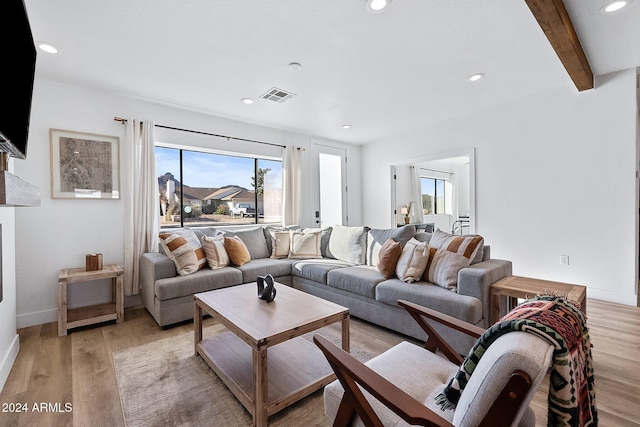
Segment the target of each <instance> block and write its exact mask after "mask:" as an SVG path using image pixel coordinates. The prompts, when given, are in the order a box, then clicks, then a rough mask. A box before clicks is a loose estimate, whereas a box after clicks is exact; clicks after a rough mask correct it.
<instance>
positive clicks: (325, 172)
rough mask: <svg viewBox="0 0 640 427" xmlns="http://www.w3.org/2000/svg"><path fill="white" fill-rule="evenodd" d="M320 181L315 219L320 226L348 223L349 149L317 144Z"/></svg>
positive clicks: (318, 182) (317, 186)
mask: <svg viewBox="0 0 640 427" xmlns="http://www.w3.org/2000/svg"><path fill="white" fill-rule="evenodd" d="M314 147H315V152H316V154H317V159H318V161H317V167H318V173H317V177H318V181H317V185H316V186H315V187H316V188H317V190H316V191H317V197H316V211H315V218H314V221H315V223H316V224H317V226H318V227H330V226H332V225H336V224H337V225H347V221H348V217H347V180H346V171H347V150H346V149H344V148H338V147H331V146H327V145H321V144H316V145H315V146H314Z"/></svg>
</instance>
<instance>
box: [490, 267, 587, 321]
mask: <svg viewBox="0 0 640 427" xmlns="http://www.w3.org/2000/svg"><path fill="white" fill-rule="evenodd" d="M545 291H555V292H557V293H558V295H561V296H565V295H566V297H567V298H568V299H569V300H571V301H575V302H577V303H579V304H580V309H581V310H582V312H583V313H584V314H585V315H586V314H587V287H586V286H582V285H573V284H570V283H562V282H553V281H550V280H541V279H533V278H530V277H521V276H508V277H505V278H504V279H501V280H498V281H497V282H496V283H494V284H493V285H491V314H490V320H491V324H492V325H493V324H494V323H496V322H497V321H498V320H499V319H500V297H501V296H506V297H507V299H508V302H509V305H508V309H509V310H512V309H513V308H515V306H516V305H517V298H533V297H535V296H536V295H538V294H540V293H543V292H545Z"/></svg>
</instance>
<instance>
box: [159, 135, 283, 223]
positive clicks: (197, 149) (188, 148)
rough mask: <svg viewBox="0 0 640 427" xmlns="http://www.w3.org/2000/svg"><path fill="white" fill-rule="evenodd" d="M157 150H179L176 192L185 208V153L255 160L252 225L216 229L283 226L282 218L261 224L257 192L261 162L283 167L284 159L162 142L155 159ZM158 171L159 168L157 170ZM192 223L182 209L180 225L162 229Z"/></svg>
mask: <svg viewBox="0 0 640 427" xmlns="http://www.w3.org/2000/svg"><path fill="white" fill-rule="evenodd" d="M156 148H168V149H173V150H178V153H179V154H178V157H179V165H178V166H179V173H178V175H179V177H180V178H179V179H180V186H179V187H177V188H176V192H177V191H178V188H179V192H180V199H179V203H180V206H184V198H183V197H184V176H183V175H184V174H183V169H184V164H183V160H184V158H183V152H184V151H190V152H195V153H203V154H213V155H218V156H227V157H242V158H246V159H252V160H253V176H252V177H250V179H252V180H253V182H254V183H255V185H256V186H255V187H254V200H253V202H254V205H255V211H256V212H255V214H254V215H253V222H252V223H242V224H233V223H222V224H219V225H216V227H242V226H251V227H253V226H256V225H276V224H278V225H279V224H281V221H282V218H280V222H264V221H263V222H259V220H260V215H259V213H258V212H259V209H258V191H257V184H258V165H259V162H260V160H264V161H274V162H280V164H281V165H283V164H284V159H282V158H278V157H274V156H268V155H256V154H253V155H251V154H248V153H236V152H229V151H223V150H212V149H206V148H203V147H191V146H182V145H174V144H166V143H161V142H156V143H155V144H154V157H155V149H156ZM156 169H157V168H156ZM156 175H158V171H157V170H156ZM189 224H190V222H189V221H185V217H184V215H183V214H182V209H181V213H180V223H179V224H178V225H162V224H160V229H161V230H162V229H171V228H184V227H185V226H189Z"/></svg>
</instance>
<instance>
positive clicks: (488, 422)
mask: <svg viewBox="0 0 640 427" xmlns="http://www.w3.org/2000/svg"><path fill="white" fill-rule="evenodd" d="M398 304H399V305H400V306H402V307H404V308H405V309H406V310H407V311H408V312H409V314H410V315H411V317H413V318H414V319H415V320H416V322H417V323H418V325H420V327H421V328H422V329H424V331H425V332H426V333H427V335H428V338H427V341H426V342H425V345H424V347H425V349H427V350H428V351H431V352H435V351H437V350H440V351H441V352H442V353H443V354H444V355H445V356H446V357H447V358H448V359H449V360H450V361H451V362H452V363H455V364H458V365H460V364H462V362H463V358H462V357H461V356H460V355H459V354H458V353H456V352H455V350H453V348H452V347H451V346H450V345H449V344H448V343H447V342H446V341H444V339H443V338H442V337H441V336H440V334H438V333H437V332H436V331H435V329H433V327H432V326H431V325H430V324H429V323H428V322H427V320H426V319H431V320H433V321H436V322H439V323H441V324H443V325H446V326H448V327H450V328H453V329H456V330H458V331H460V332H463V333H465V334H467V335H469V336H471V337H474V338H476V339H477V338H479V337H480V336H481V335H482V333H483V332H484V329H482V328H480V327H477V326H475V325H472V324H470V323H467V322H464V321H461V320H459V319H456V318H454V317H451V316H447V315H445V314H442V313H439V312H437V311H434V310H431V309H428V308H426V307H422V306H419V305H417V304H414V303H411V302H408V301H403V300H400V301H398ZM313 340H314V342H315V343H316V345H317V346H318V347H319V348H320V349H321V350H322V352H323V353H324V355H325V357H326V358H327V360H328V362H329V364H330V365H331V367H332V369H333V371H334V372H335V374H336V377H337V378H338V380H339V381H340V384H342V387H343V388H344V395H343V397H342V400H341V401H340V406H339V407H338V413H337V415H336V418H335V420H334V422H333V425H334V426H336V427H342V426H349V425H351V424H352V422H353V420H354V418H355V416H356V414H357V415H358V416H359V417H360V419H361V420H362V422H363V423H364V424H365V425H366V426H371V427H383V424H382V422H381V421H380V418H379V417H378V416H377V415H376V413H375V412H374V410H373V408H372V407H371V405H370V404H369V402H368V401H367V399H366V398H365V396H364V394H363V393H362V390H361V389H360V387H362V388H363V389H365V390H366V391H368V392H369V393H371V394H372V395H373V396H374V397H375V398H376V399H378V400H379V401H380V402H381V403H382V404H384V405H385V406H387V407H388V408H389V409H391V410H392V411H393V412H395V413H396V414H398V416H400V417H401V418H402V419H403V420H405V421H406V422H408V423H409V424H414V425H422V426H451V425H452V424H451V423H449V422H448V421H447V420H445V419H444V418H442V417H441V416H440V415H438V414H437V413H435V412H433V411H432V410H431V409H429V408H427V407H426V406H424V404H423V403H422V402H418V401H417V400H415V399H414V398H413V397H411V396H409V395H408V394H407V393H405V392H404V391H402V390H401V389H400V388H398V387H397V386H396V385H394V384H393V383H391V382H390V381H388V380H387V379H385V378H383V377H382V376H381V375H379V374H378V373H376V372H375V371H373V370H372V369H370V368H369V367H368V366H366V365H365V364H363V363H362V362H360V361H358V360H357V359H355V358H354V357H353V356H351V355H350V354H349V353H347V352H345V351H344V350H342V349H341V348H340V347H338V346H336V345H334V344H332V343H331V342H330V341H328V340H327V339H325V338H324V337H322V336H321V335H315V336H314V337H313ZM531 382H532V380H531V378H530V377H529V375H528V374H526V373H525V372H522V371H519V370H516V371H514V372H513V373H512V374H511V377H510V378H509V380H508V381H507V383H506V384H505V386H504V388H503V389H502V391H501V392H500V394H499V396H498V398H497V399H496V400H495V401H494V402H493V404H492V405H491V408H489V411H488V412H487V414H486V415H485V416H484V418H483V420H482V422H481V423H480V426H481V427H485V426H486V427H489V426H492V427H501V426H510V425H511V423H512V422H513V419H514V418H515V416H516V414H517V413H518V410H519V409H520V406H521V405H522V403H523V401H524V398H525V396H526V395H527V392H528V391H529V389H530V388H531ZM358 385H359V386H360V387H358Z"/></svg>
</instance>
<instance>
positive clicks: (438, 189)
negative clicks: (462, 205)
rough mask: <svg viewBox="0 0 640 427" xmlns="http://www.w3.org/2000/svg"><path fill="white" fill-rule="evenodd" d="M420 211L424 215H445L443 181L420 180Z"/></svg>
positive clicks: (435, 179) (434, 179) (432, 179)
mask: <svg viewBox="0 0 640 427" xmlns="http://www.w3.org/2000/svg"><path fill="white" fill-rule="evenodd" d="M420 184H421V187H422V209H423V212H424V213H425V214H426V215H433V214H444V213H445V181H444V179H437V178H420Z"/></svg>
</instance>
